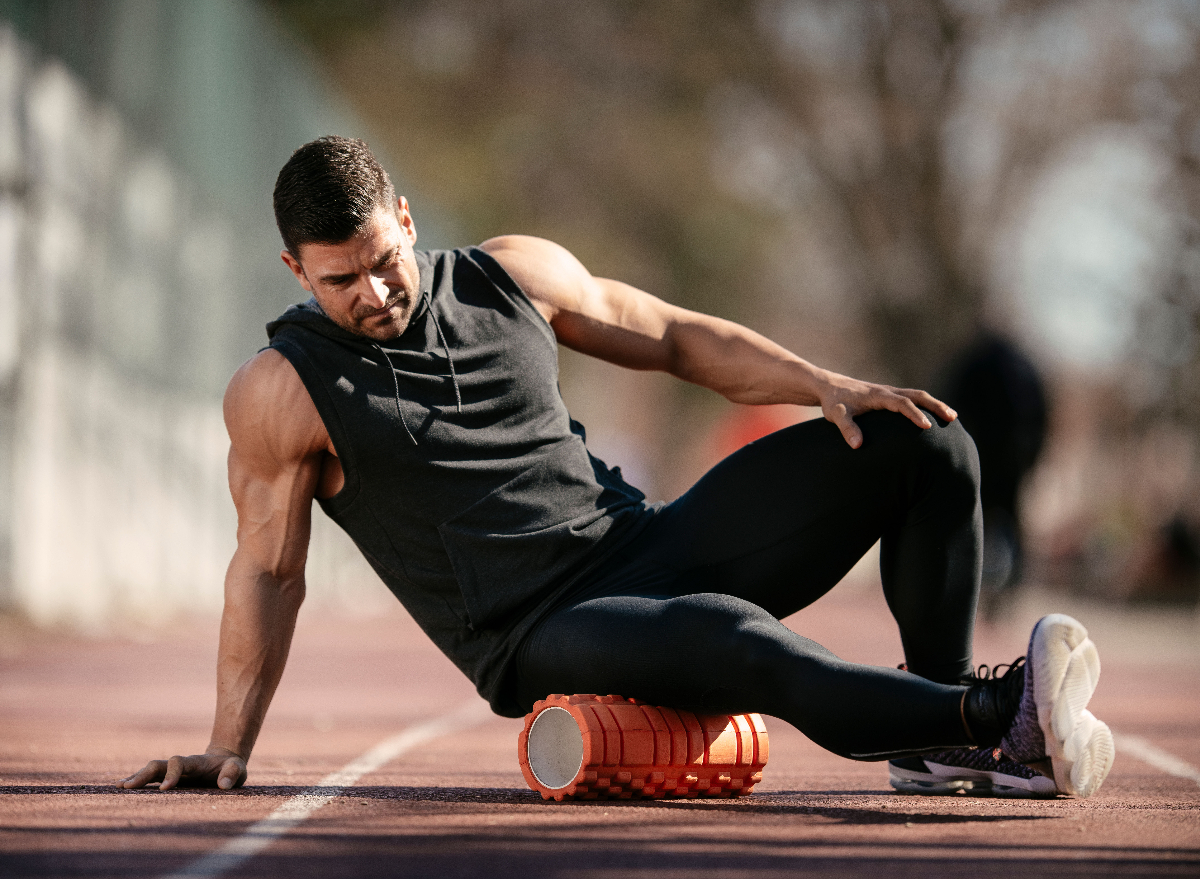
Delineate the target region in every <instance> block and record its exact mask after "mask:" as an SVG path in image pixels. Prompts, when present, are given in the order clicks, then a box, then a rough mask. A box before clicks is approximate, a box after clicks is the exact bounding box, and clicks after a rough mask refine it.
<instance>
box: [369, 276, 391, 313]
mask: <svg viewBox="0 0 1200 879" xmlns="http://www.w3.org/2000/svg"><path fill="white" fill-rule="evenodd" d="M363 298H364V299H365V300H366V301H367V303H368V304H369V305H370V306H371V307H372V308H383V306H385V305H387V301H388V286H387V284H385V283H384V281H383V279H382V278H377V277H375V276H374V275H368V276H367V284H366V292H365V293H364V294H363Z"/></svg>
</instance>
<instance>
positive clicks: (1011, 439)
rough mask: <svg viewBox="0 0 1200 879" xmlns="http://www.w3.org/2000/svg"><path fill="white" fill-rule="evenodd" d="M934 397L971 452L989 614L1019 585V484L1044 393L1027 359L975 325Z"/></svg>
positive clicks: (1036, 446) (1042, 417) (1035, 450)
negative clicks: (975, 462)
mask: <svg viewBox="0 0 1200 879" xmlns="http://www.w3.org/2000/svg"><path fill="white" fill-rule="evenodd" d="M942 384H943V387H942V389H941V396H942V398H943V399H944V400H946V402H947V403H948V404H949V405H951V406H953V407H954V409H955V410H956V411H957V412H958V417H959V420H960V421H962V425H963V427H965V428H966V429H967V433H969V434H970V435H971V439H973V440H974V441H975V448H976V449H977V450H978V452H979V478H980V483H979V494H980V502H981V504H982V506H983V578H982V583H981V591H980V596H979V598H980V610H981V611H982V612H983V614H984V615H985V616H989V617H990V616H993V615H994V614H996V613H997V612H999V611H1000V610H1002V608H1003V605H1004V603H1005V601H1006V599H1008V598H1010V597H1011V595H1012V592H1013V590H1014V589H1015V588H1016V587H1017V586H1018V585H1019V584H1020V582H1021V576H1022V572H1023V562H1024V552H1023V549H1022V540H1021V511H1020V490H1021V484H1022V482H1023V481H1024V479H1025V476H1026V474H1028V473H1029V471H1030V470H1032V469H1033V465H1034V464H1035V463H1036V462H1037V458H1038V454H1039V453H1040V452H1041V450H1042V444H1043V443H1044V441H1045V438H1046V421H1047V406H1046V392H1045V388H1044V386H1043V383H1042V379H1041V376H1040V375H1039V374H1038V370H1037V367H1036V366H1034V363H1033V361H1032V360H1030V359H1029V357H1028V356H1026V355H1025V354H1024V352H1022V351H1021V349H1020V348H1018V347H1017V346H1016V344H1014V343H1013V342H1011V341H1009V340H1008V339H1005V338H1002V337H1001V336H998V335H996V334H993V333H989V332H983V333H981V334H980V335H979V337H978V338H976V339H975V341H974V342H973V343H972V344H971V345H969V346H968V347H967V348H966V349H965V350H964V351H963V352H961V353H960V354H959V355H958V356H957V357H956V358H954V359H953V360H952V361H951V363H950V365H949V366H948V367H947V369H946V374H945V378H944V379H943V382H942Z"/></svg>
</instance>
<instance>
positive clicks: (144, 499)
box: [0, 0, 436, 626]
mask: <svg viewBox="0 0 1200 879" xmlns="http://www.w3.org/2000/svg"><path fill="white" fill-rule="evenodd" d="M147 17H149V18H151V19H154V20H155V21H156V24H155V26H154V27H153V28H152V29H151V30H150V31H147V30H146V26H145V19H146V18H147ZM89 22H90V26H91V28H92V29H93V30H92V33H91V34H90V35H89V40H88V46H89V47H90V48H89V53H88V54H87V55H86V56H77V57H74V58H72V57H70V55H69V54H67V53H64V55H66V57H60V56H59V54H56V51H55V50H56V45H57V43H58V42H61V41H63V40H66V39H68V38H69V37H70V35H71V31H72V29H74V30H76V31H78V30H79V29H80V28H81V27H83V26H88V25H89ZM185 44H186V45H185ZM131 51H132V52H134V53H135V54H138V53H140V55H141V56H142V62H143V63H142V64H141V66H138V65H137V64H133V63H132V62H133V61H136V60H137V59H136V58H134V59H131V58H129V57H127V55H128V53H129V52H131ZM189 58H190V59H191V61H190V62H189V61H188V59H189ZM302 62H303V59H302V58H300V57H299V56H298V53H297V51H296V50H295V49H294V47H291V46H290V45H289V44H288V43H287V41H286V40H284V39H283V38H282V37H281V36H280V35H279V34H278V33H276V31H275V29H274V24H273V22H272V21H271V20H270V18H269V17H267V16H266V15H264V13H263V12H262V10H261V9H259V8H258V7H256V6H253V5H252V4H249V3H220V4H216V3H211V4H210V3H204V4H175V3H167V2H149V3H146V2H142V3H133V2H118V0H112V2H95V3H86V2H77V3H63V2H50V3H46V4H41V5H39V4H17V5H13V4H8V5H5V4H0V604H2V605H5V606H8V607H10V608H15V609H18V610H20V611H22V612H24V613H26V614H28V615H29V616H30V617H31V618H32V619H33V620H34V621H36V622H39V623H60V622H61V623H70V624H76V625H84V626H96V625H102V624H104V623H105V622H107V621H108V620H110V619H112V618H114V617H117V616H120V617H122V618H128V619H133V620H137V621H146V622H153V621H155V620H161V619H163V618H165V617H168V616H170V615H172V614H174V613H178V612H182V611H195V610H200V611H210V610H214V609H217V608H219V607H220V605H221V600H222V581H223V577H224V570H225V566H226V565H227V564H228V561H229V557H230V554H231V552H232V550H233V547H234V537H235V524H236V523H235V515H234V510H233V507H232V503H231V501H230V499H229V493H228V489H227V486H226V478H225V459H226V455H227V452H228V447H229V443H228V438H227V436H226V433H225V429H224V425H223V422H222V417H221V408H220V390H221V388H222V387H223V385H224V382H225V380H226V379H227V378H228V376H229V375H230V374H231V373H232V371H233V369H234V368H236V366H237V364H238V363H239V362H241V361H242V360H244V359H245V358H246V357H248V356H249V355H250V354H252V353H253V352H254V350H255V349H257V348H258V347H259V346H261V344H262V343H263V342H265V334H264V333H263V330H262V326H263V323H264V322H265V321H266V320H267V319H269V318H270V317H273V316H274V315H275V314H277V313H279V312H280V311H281V310H282V309H283V308H284V307H285V306H286V304H287V303H288V302H289V301H291V300H292V299H294V298H297V296H298V293H299V291H298V288H296V289H293V288H294V282H293V281H292V280H291V278H290V276H289V275H288V274H287V273H286V271H285V270H284V268H283V266H282V265H281V264H280V263H279V260H278V256H277V254H278V249H279V244H278V240H277V236H276V233H275V230H274V226H273V223H272V220H271V214H270V190H271V185H272V184H273V182H274V174H275V171H276V170H277V169H278V167H279V165H281V164H282V163H283V161H284V160H285V159H286V158H287V156H288V155H289V153H290V151H291V150H292V149H294V148H295V147H296V146H298V145H299V144H300V143H302V142H304V141H305V140H308V139H310V138H312V137H315V136H317V135H319V134H322V133H327V132H329V131H341V132H347V131H348V132H351V133H354V131H355V127H356V126H355V125H354V123H353V121H352V120H347V119H346V118H345V117H344V116H343V115H342V114H340V113H338V112H336V111H335V110H334V109H332V108H333V107H334V106H335V102H334V101H333V100H332V99H331V98H329V97H328V96H324V95H323V94H322V93H321V91H320V88H319V84H318V83H317V82H316V81H315V78H314V77H313V76H312V75H311V74H309V73H307V71H306V70H305V68H304V65H303V63H302ZM189 63H190V64H192V69H188V68H187V65H188V64H189ZM131 65H132V66H131ZM155 65H158V67H155ZM180 68H182V69H180ZM231 70H232V71H233V73H231ZM131 71H132V72H131ZM156 71H157V73H156ZM147 77H149V79H150V81H146V79H147ZM206 77H207V78H208V79H209V80H210V82H209V85H210V86H213V87H212V88H209V89H207V90H204V89H201V88H199V86H198V85H197V80H199V81H200V82H201V85H202V84H203V81H204V80H205V78H206ZM214 77H216V78H218V79H219V81H215V80H214V79H213V78H214ZM218 86H219V87H218ZM189 89H190V90H192V91H193V92H195V93H199V91H204V93H205V94H206V95H207V97H205V98H204V100H200V101H192V102H191V103H190V104H189V103H188V102H187V94H186V92H187V90H189ZM147 90H149V91H150V97H146V95H145V94H144V93H145V92H147ZM134 93H136V96H137V97H138V100H139V101H142V102H143V103H145V102H149V104H148V106H149V110H148V111H146V112H141V113H139V112H137V111H136V107H133V105H132V104H130V94H134ZM180 102H183V106H180ZM255 102H267V103H268V104H269V105H270V107H271V108H272V113H274V114H275V115H277V116H280V117H281V118H282V117H285V118H286V124H281V125H279V126H277V127H275V126H271V125H265V124H264V122H269V121H271V120H270V116H271V114H270V113H266V111H265V110H264V111H263V112H257V111H256V105H255ZM156 106H157V108H158V110H159V111H160V112H157V113H155V112H154V110H155V107H156ZM131 107H133V109H131ZM281 107H282V108H283V109H282V110H281V109H280V108H281ZM143 109H145V108H143ZM197 116H198V117H199V119H197V118H195V117H197ZM264 116H266V117H267V118H264ZM146 119H152V120H153V124H143V123H144V122H145V120H146ZM183 125H186V126H191V127H192V128H195V127H196V126H198V125H208V126H209V128H210V129H212V128H214V127H215V129H216V130H215V131H214V130H209V131H208V133H207V137H206V138H205V139H203V140H201V141H199V142H196V141H193V140H191V139H189V138H188V137H187V136H186V134H187V131H186V130H181V129H180V126H183ZM214 144H219V147H215V146H214ZM209 147H213V148H214V149H218V152H219V151H220V150H224V151H225V154H224V161H216V160H215V159H220V158H221V156H217V157H214V156H212V155H204V156H197V155H194V153H196V152H197V151H205V150H207V149H208V148H209ZM434 237H435V238H436V236H434ZM314 520H315V522H314V535H313V546H312V551H311V554H310V563H309V583H310V595H311V596H312V599H313V600H316V601H318V602H320V601H338V602H342V603H347V604H351V605H354V606H357V607H370V606H374V605H376V604H377V603H379V602H381V601H390V600H391V599H390V596H388V595H387V593H386V591H385V590H384V589H383V587H382V586H381V585H380V584H379V583H378V581H377V579H376V578H375V576H374V574H373V573H372V572H371V571H370V569H369V567H368V566H367V565H366V563H365V562H364V561H363V560H362V559H361V556H360V555H359V554H358V552H357V551H356V550H355V548H354V547H353V545H352V544H351V543H350V541H349V539H348V538H346V537H345V536H344V535H343V534H342V533H341V532H340V531H338V530H337V529H336V527H335V526H333V525H332V524H331V523H330V522H328V520H326V519H325V517H324V516H322V515H319V514H318V515H316V516H314Z"/></svg>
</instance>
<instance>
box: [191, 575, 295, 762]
mask: <svg viewBox="0 0 1200 879" xmlns="http://www.w3.org/2000/svg"><path fill="white" fill-rule="evenodd" d="M303 600H304V577H303V573H302V572H301V573H300V574H299V575H296V576H293V577H290V578H277V577H275V576H272V575H271V574H269V573H266V572H264V571H262V570H261V569H259V568H258V567H257V566H255V565H253V564H250V563H248V562H247V561H246V560H245V559H244V558H242V557H240V554H235V556H234V559H233V561H232V563H231V564H230V566H229V573H228V574H227V575H226V580H225V610H224V613H223V615H222V617H221V640H220V647H219V649H218V654H217V710H216V719H215V720H214V722H213V731H212V738H211V740H210V742H209V749H210V751H211V750H212V749H214V748H222V749H225V750H228V751H232V752H233V753H235V754H237V755H238V756H240V757H241V758H242V759H249V757H250V752H251V750H253V748H254V742H255V740H256V739H257V738H258V733H259V730H260V729H261V728H262V723H263V719H264V718H265V717H266V713H267V708H268V707H269V706H270V704H271V698H272V697H273V696H274V695H275V688H276V687H277V686H278V685H279V680H280V678H281V677H282V676H283V669H284V666H285V665H286V663H287V656H288V650H289V648H290V647H291V643H292V633H293V631H294V630H295V626H296V615H297V613H298V612H299V610H300V604H301V602H302V601H303Z"/></svg>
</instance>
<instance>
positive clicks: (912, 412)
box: [820, 372, 958, 449]
mask: <svg viewBox="0 0 1200 879" xmlns="http://www.w3.org/2000/svg"><path fill="white" fill-rule="evenodd" d="M820 399H821V412H822V414H823V415H824V416H825V420H826V421H832V422H833V423H834V424H836V425H837V428H838V430H840V431H841V432H842V436H843V437H844V438H845V440H846V442H847V443H849V445H850V448H852V449H857V448H858V447H859V446H861V445H862V442H863V435H862V430H860V429H859V427H858V425H857V424H855V423H854V416H856V415H862V414H863V413H864V412H872V411H874V410H877V409H888V410H890V411H892V412H898V413H900V414H901V415H903V416H905V417H906V418H908V420H909V421H911V422H912V423H913V424H915V425H917V427H922V428H928V427H932V426H933V425H932V424H931V423H930V421H929V418H928V417H927V416H926V415H925V413H924V412H922V411H921V409H925V410H927V411H929V412H932V413H933V414H934V415H935V416H937V417H938V418H940V419H942V420H943V421H953V420H954V419H955V418H957V417H958V413H957V412H955V411H954V410H953V409H951V408H950V407H949V406H947V405H946V404H945V403H943V402H942V401H941V400H938V399H937V398H936V397H934V396H933V395H932V394H929V393H927V392H926V391H921V390H917V389H915V388H893V387H891V386H890V385H877V384H875V383H873V382H864V381H860V380H858V379H854V378H850V377H849V376H845V375H838V374H837V373H832V372H831V373H827V380H826V382H825V383H824V386H823V387H822V388H821V391H820Z"/></svg>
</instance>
